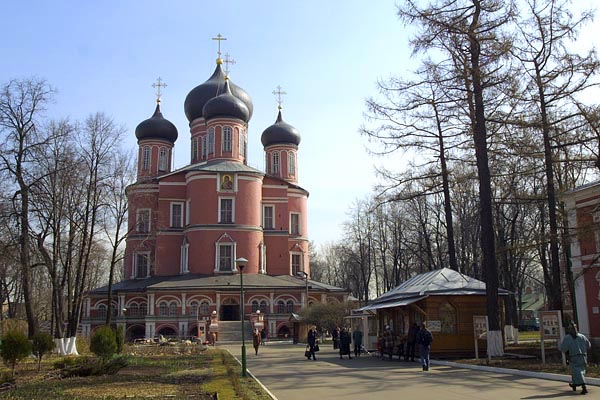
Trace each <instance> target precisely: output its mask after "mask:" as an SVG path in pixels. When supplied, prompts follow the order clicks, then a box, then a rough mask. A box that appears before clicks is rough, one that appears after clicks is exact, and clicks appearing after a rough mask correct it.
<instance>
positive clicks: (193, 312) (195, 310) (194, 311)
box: [189, 302, 199, 317]
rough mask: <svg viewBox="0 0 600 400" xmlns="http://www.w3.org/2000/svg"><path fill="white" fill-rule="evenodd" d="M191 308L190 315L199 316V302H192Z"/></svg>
mask: <svg viewBox="0 0 600 400" xmlns="http://www.w3.org/2000/svg"><path fill="white" fill-rule="evenodd" d="M189 310H190V315H192V316H194V317H196V316H198V315H199V314H198V303H196V302H194V303H192V304H190V308H189Z"/></svg>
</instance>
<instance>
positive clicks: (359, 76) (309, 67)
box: [0, 0, 598, 245]
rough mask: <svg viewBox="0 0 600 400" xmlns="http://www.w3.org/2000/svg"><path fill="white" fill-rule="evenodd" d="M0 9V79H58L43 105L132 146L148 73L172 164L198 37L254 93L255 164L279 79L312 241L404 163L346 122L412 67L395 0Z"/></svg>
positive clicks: (201, 48)
mask: <svg viewBox="0 0 600 400" xmlns="http://www.w3.org/2000/svg"><path fill="white" fill-rule="evenodd" d="M576 3H577V4H578V5H583V4H589V5H592V4H593V1H592V0H577V1H576ZM0 10H1V11H2V14H3V16H4V18H3V20H2V23H1V24H0V35H1V37H2V38H3V40H2V41H0V55H1V57H2V60H1V61H0V83H2V84H3V83H6V82H8V81H9V80H10V79H21V78H29V77H39V78H43V79H46V80H47V81H48V83H50V84H51V85H52V86H53V87H55V88H56V89H57V94H56V96H55V101H54V103H53V104H52V105H51V106H50V107H49V109H48V112H47V115H48V117H51V118H54V119H60V118H69V119H71V120H73V121H83V120H84V119H85V118H86V117H87V116H89V115H90V114H93V113H96V112H104V113H106V114H107V115H109V116H111V117H112V118H113V119H114V121H115V122H116V123H117V124H119V125H122V126H124V127H125V129H126V131H127V134H126V140H125V141H124V143H123V146H124V147H126V148H132V149H135V148H137V144H136V139H135V135H134V132H135V127H136V126H137V125H138V124H139V123H140V122H141V121H143V120H145V119H147V118H149V117H150V116H151V115H152V113H153V112H154V108H155V104H156V102H155V101H156V95H155V89H154V88H152V83H154V82H156V79H157V78H158V77H161V79H162V80H163V81H164V82H166V84H167V87H166V88H164V89H163V91H162V103H161V109H162V112H163V116H164V117H165V118H167V119H168V120H170V121H171V122H173V123H174V124H175V126H176V127H177V129H178V131H179V138H178V140H177V142H176V143H175V150H174V155H175V157H174V167H175V168H178V167H182V166H184V165H187V164H188V163H189V154H190V141H189V125H188V121H187V119H186V118H185V114H184V111H183V103H184V100H185V97H186V95H187V94H188V93H189V91H191V90H192V89H193V88H194V87H196V86H197V85H199V84H201V83H203V82H204V81H206V80H207V79H208V78H209V77H210V75H211V74H212V72H213V71H214V68H215V59H216V57H217V42H216V41H213V40H211V38H213V37H215V36H217V34H219V33H220V34H221V35H222V36H223V37H225V38H227V40H226V41H223V42H221V43H222V45H221V51H222V52H223V54H225V53H228V54H229V55H230V56H231V58H233V59H234V60H235V62H236V63H235V64H234V65H232V66H231V67H230V77H231V80H232V82H234V83H235V84H236V85H238V86H240V87H242V88H243V89H244V90H245V91H246V92H247V93H248V94H249V95H250V96H251V97H252V100H253V104H254V114H253V116H252V119H251V120H250V122H249V127H248V132H249V139H248V146H249V147H248V158H249V160H248V164H249V165H251V166H253V167H255V168H258V169H260V170H263V171H264V151H263V148H262V144H261V143H260V136H261V134H262V132H263V130H264V129H266V128H267V127H268V126H270V125H271V124H273V123H274V122H275V119H276V117H277V99H276V96H275V95H273V93H272V92H273V91H275V90H276V88H277V86H278V85H280V86H281V87H282V88H283V90H284V91H285V92H286V93H287V95H285V96H283V118H284V120H285V121H286V122H288V123H290V124H291V125H293V126H295V127H296V128H297V129H298V130H299V132H300V134H301V136H302V141H301V143H300V146H299V156H298V171H299V184H300V186H302V187H303V188H305V189H306V190H308V191H309V192H310V197H309V201H308V209H309V216H308V224H309V226H308V234H309V238H310V239H311V240H313V241H314V242H315V244H317V245H322V244H326V243H331V242H337V241H340V240H342V237H343V223H344V221H346V220H347V219H348V212H349V211H350V209H351V208H352V207H353V205H354V204H355V203H356V201H357V200H360V199H364V198H366V197H368V196H369V195H370V194H372V193H373V186H374V185H375V183H376V182H377V177H376V174H375V166H376V165H385V166H386V167H388V168H393V169H396V170H399V169H401V168H402V167H403V166H404V165H405V160H404V158H403V155H401V154H395V155H393V156H391V157H387V158H385V159H382V158H380V157H375V156H373V155H370V154H369V152H368V151H367V146H368V145H369V144H368V141H367V139H366V138H364V137H362V136H361V135H360V133H359V129H360V126H361V124H362V123H363V122H364V121H365V118H364V112H365V111H366V105H365V100H366V99H367V98H368V97H369V96H373V95H376V93H377V89H376V82H377V80H378V79H386V78H388V77H390V76H392V75H396V76H398V75H403V74H405V73H408V71H410V70H411V69H414V67H415V65H414V61H413V60H411V52H410V49H409V46H408V40H409V38H410V35H411V29H410V28H407V27H405V26H404V25H403V24H402V23H401V22H400V21H399V20H398V18H397V15H396V6H395V2H394V1H389V0H377V1H373V0H370V1H368V0H360V1H359V0H327V1H325V0H301V1H300V0H297V1H291V0H290V1H285V0H276V1H271V0H253V1H248V0H230V1H222V2H218V1H210V2H209V1H204V0H189V1H180V0H171V1H158V0H143V1H142V0H139V1H133V0H122V1H117V0H105V1H74V0H73V1H62V0H55V1H42V0H38V1H33V0H21V1H16V0H14V1H5V2H3V3H2V5H0ZM592 28H593V27H592ZM592 35H593V36H590V38H591V37H593V38H594V39H589V40H590V41H591V40H594V41H596V43H597V42H598V34H597V32H593V31H592ZM586 40H587V39H586ZM597 47H598V46H597Z"/></svg>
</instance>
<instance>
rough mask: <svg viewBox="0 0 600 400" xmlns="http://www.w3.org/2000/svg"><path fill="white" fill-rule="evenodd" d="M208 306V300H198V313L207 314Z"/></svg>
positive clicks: (208, 312)
mask: <svg viewBox="0 0 600 400" xmlns="http://www.w3.org/2000/svg"><path fill="white" fill-rule="evenodd" d="M209 306H210V304H208V301H206V300H204V301H201V302H200V307H199V313H200V315H208V314H210V310H209Z"/></svg>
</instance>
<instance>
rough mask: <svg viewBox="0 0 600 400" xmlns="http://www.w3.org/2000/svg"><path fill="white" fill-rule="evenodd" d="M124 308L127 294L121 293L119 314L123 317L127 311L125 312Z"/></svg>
mask: <svg viewBox="0 0 600 400" xmlns="http://www.w3.org/2000/svg"><path fill="white" fill-rule="evenodd" d="M124 308H125V295H124V294H120V295H119V315H120V316H121V317H123V316H124V315H125V313H124V312H123V309H124Z"/></svg>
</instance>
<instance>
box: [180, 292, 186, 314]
mask: <svg viewBox="0 0 600 400" xmlns="http://www.w3.org/2000/svg"><path fill="white" fill-rule="evenodd" d="M181 315H185V293H181Z"/></svg>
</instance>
